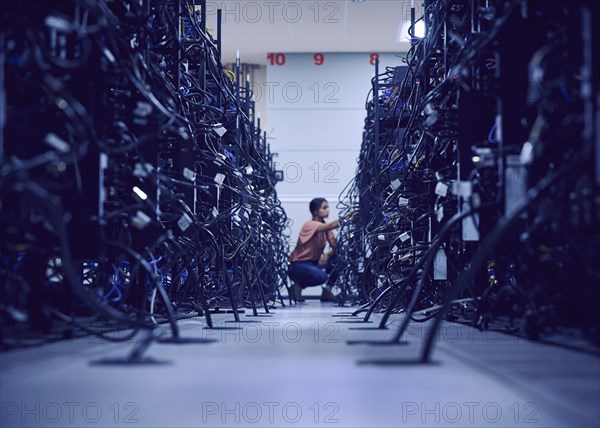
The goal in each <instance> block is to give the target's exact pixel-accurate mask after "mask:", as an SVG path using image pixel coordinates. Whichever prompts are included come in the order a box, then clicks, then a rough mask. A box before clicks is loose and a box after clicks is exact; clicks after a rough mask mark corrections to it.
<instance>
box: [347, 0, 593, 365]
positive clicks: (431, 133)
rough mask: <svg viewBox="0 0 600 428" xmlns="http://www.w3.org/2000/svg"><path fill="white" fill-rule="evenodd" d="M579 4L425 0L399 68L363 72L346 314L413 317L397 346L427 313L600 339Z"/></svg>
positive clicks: (583, 13) (587, 66)
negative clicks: (420, 24)
mask: <svg viewBox="0 0 600 428" xmlns="http://www.w3.org/2000/svg"><path fill="white" fill-rule="evenodd" d="M575 6H576V7H572V8H571V7H569V8H567V7H566V6H564V5H560V4H552V5H548V4H545V3H544V2H537V1H525V0H521V1H497V2H490V1H485V2H484V1H477V0H471V1H466V0H464V1H456V0H440V1H432V2H426V8H425V14H424V16H423V17H421V18H420V19H421V20H424V21H425V27H426V35H425V37H424V38H422V39H417V38H413V45H412V48H411V50H410V51H409V52H408V54H407V55H406V64H407V66H406V67H398V68H397V69H396V70H386V71H385V72H384V73H383V74H377V75H376V77H375V78H374V79H373V82H372V83H373V92H372V93H373V96H372V97H371V98H370V100H369V101H368V103H367V118H366V120H365V128H364V132H363V145H362V148H361V158H360V163H359V167H358V169H357V175H356V177H355V178H354V180H353V181H352V182H351V183H350V185H349V187H348V188H347V190H346V191H345V193H344V194H343V195H342V196H341V197H340V203H341V204H342V206H343V207H345V209H346V212H345V213H344V212H343V213H342V214H343V215H344V214H348V213H350V212H352V211H356V210H359V212H360V215H357V216H354V217H353V218H352V221H350V222H347V223H346V225H345V226H344V227H342V230H341V231H340V237H341V240H343V245H340V249H341V250H340V257H341V258H342V259H346V260H349V259H351V258H353V257H359V259H360V262H359V263H358V264H357V265H354V266H348V267H347V268H346V269H345V270H344V272H343V274H342V281H340V282H341V283H342V284H344V296H346V298H347V301H350V302H353V303H360V304H362V305H363V306H362V308H361V309H359V310H357V311H356V312H355V315H357V314H359V313H361V312H366V315H365V320H368V318H369V317H370V315H371V314H372V313H373V312H374V311H382V312H384V314H385V315H384V317H383V319H382V321H381V323H380V327H384V326H385V324H386V322H387V320H388V317H389V316H390V314H392V313H397V312H406V313H407V316H406V317H405V318H404V321H403V324H402V326H401V328H400V330H399V331H398V332H397V334H396V335H395V336H394V339H393V340H394V341H397V340H399V338H400V336H401V335H402V333H403V332H404V331H405V329H406V327H407V325H408V323H409V322H410V321H411V320H412V321H426V320H429V319H431V318H432V317H436V319H437V320H436V324H435V327H437V326H438V325H439V322H440V320H441V319H443V318H445V319H451V320H457V321H461V322H466V323H469V324H472V325H474V326H477V327H478V328H480V329H489V328H496V329H502V330H504V331H510V332H514V333H516V334H522V335H526V336H527V337H529V338H539V337H540V335H541V334H542V333H543V332H547V331H550V330H552V329H556V328H559V327H560V328H564V327H576V328H577V329H578V330H579V331H580V332H583V334H585V335H589V337H590V338H592V339H594V340H596V341H597V340H598V318H597V313H598V311H597V309H598V308H597V302H598V289H597V287H593V285H594V283H595V282H597V278H598V272H597V269H595V268H594V267H592V266H597V265H598V261H599V259H598V256H599V253H598V250H597V249H598V248H600V247H599V246H598V243H599V242H600V241H599V238H600V236H599V235H598V231H597V230H598V229H597V224H598V220H600V217H599V214H600V212H599V210H598V204H597V200H598V194H599V193H598V182H597V181H595V180H594V174H595V173H596V170H597V169H598V168H599V167H598V165H597V164H594V162H593V161H592V160H591V158H590V157H591V155H592V153H594V150H595V149H594V144H593V135H595V134H594V133H597V129H596V130H594V129H593V125H592V122H593V121H592V116H593V112H594V111H595V109H596V108H597V107H594V105H593V104H594V103H593V97H594V96H593V95H592V93H593V92H592V91H591V89H592V88H595V91H597V80H594V79H597V77H593V76H592V73H591V70H592V69H593V63H594V58H593V54H592V52H593V45H592V43H593V42H592V39H591V37H592V29H591V26H589V20H590V19H592V8H591V5H590V3H589V2H585V1H581V2H577V3H576V5H575ZM586 23H587V24H586ZM413 28H414V23H413ZM412 31H413V30H412V29H411V34H412ZM526 34H533V35H534V36H533V37H529V36H526ZM521 37H522V38H521ZM525 40H526V41H525ZM574 46H577V48H574ZM582 70H584V71H582ZM400 74H404V77H403V79H402V82H401V83H400V84H398V82H397V81H396V80H394V78H395V77H397V76H398V75H400ZM390 88H391V89H390ZM394 90H395V92H393V91H394ZM391 93H397V94H399V96H398V98H397V99H396V100H395V102H393V103H390V100H391V97H390V94H391ZM596 93H597V92H596ZM593 201H595V202H593ZM571 284H572V285H571ZM574 314H578V316H574ZM579 314H581V315H579ZM434 330H435V328H434ZM434 335H435V331H433V332H432V333H431V335H430V336H429V338H428V341H427V344H426V347H425V348H424V353H423V359H424V360H426V359H428V358H429V353H430V351H431V346H432V343H433V337H434Z"/></svg>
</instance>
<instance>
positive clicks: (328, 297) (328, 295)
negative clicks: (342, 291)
mask: <svg viewBox="0 0 600 428" xmlns="http://www.w3.org/2000/svg"><path fill="white" fill-rule="evenodd" d="M337 301H338V299H337V297H336V295H335V294H333V293H332V292H331V290H330V289H329V288H327V287H324V288H323V292H322V293H321V302H337Z"/></svg>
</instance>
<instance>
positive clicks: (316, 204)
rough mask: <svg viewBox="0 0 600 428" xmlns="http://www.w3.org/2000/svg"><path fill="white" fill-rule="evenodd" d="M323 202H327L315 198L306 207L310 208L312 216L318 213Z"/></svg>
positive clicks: (323, 199)
mask: <svg viewBox="0 0 600 428" xmlns="http://www.w3.org/2000/svg"><path fill="white" fill-rule="evenodd" d="M323 202H327V199H325V198H315V199H313V200H312V201H310V204H309V205H308V206H309V208H310V213H311V214H312V215H313V216H314V215H315V214H316V213H317V211H319V210H320V209H321V205H323Z"/></svg>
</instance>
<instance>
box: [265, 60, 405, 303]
mask: <svg viewBox="0 0 600 428" xmlns="http://www.w3.org/2000/svg"><path fill="white" fill-rule="evenodd" d="M323 55H324V57H323V63H322V64H321V65H317V64H315V62H320V59H321V58H320V57H318V58H315V57H314V54H312V53H306V54H285V63H284V64H283V65H277V63H276V62H275V60H276V59H279V62H280V63H281V62H283V60H282V57H281V56H280V57H278V58H273V62H274V64H271V61H270V60H268V62H267V74H266V82H265V83H264V86H263V87H260V88H258V89H256V88H255V97H257V99H258V98H259V97H262V98H263V99H264V100H266V106H267V117H268V123H267V125H266V127H265V129H267V130H268V131H270V137H271V139H270V144H271V149H272V151H273V152H278V153H279V157H278V158H276V161H277V163H278V169H282V170H283V171H284V181H283V182H281V183H279V184H278V186H277V192H278V195H279V198H280V199H281V201H282V203H283V206H284V208H285V210H286V212H287V214H288V216H289V218H290V219H291V239H292V242H291V244H292V248H293V247H294V246H295V243H296V240H297V237H298V233H299V230H300V228H301V227H302V224H303V223H304V222H305V221H307V220H309V219H310V217H311V216H310V213H309V210H308V203H309V202H310V200H311V199H312V198H314V197H324V198H326V199H327V200H328V201H329V203H330V206H331V210H330V211H331V213H330V218H329V220H330V221H331V220H333V219H335V218H337V216H338V211H337V209H336V208H335V206H336V204H337V200H338V196H339V194H340V193H341V192H342V190H343V189H344V187H345V186H346V184H348V182H349V181H350V180H351V179H352V177H353V176H354V174H355V172H356V171H355V170H356V165H357V158H358V155H359V151H360V145H361V141H362V129H363V125H364V119H365V116H366V111H365V101H366V98H367V94H368V92H369V90H370V88H371V79H372V77H373V75H374V67H373V66H372V65H371V64H370V63H371V59H372V57H371V54H370V53H352V54H348V53H325V54H323ZM401 64H402V63H401V59H400V58H399V57H398V55H395V54H380V67H381V68H380V70H384V69H385V68H384V67H385V66H395V65H401ZM380 72H381V71H380ZM312 290H313V292H314V294H319V293H320V290H319V289H318V288H312ZM306 294H310V293H308V292H307V293H306Z"/></svg>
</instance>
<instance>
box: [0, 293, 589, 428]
mask: <svg viewBox="0 0 600 428" xmlns="http://www.w3.org/2000/svg"><path fill="white" fill-rule="evenodd" d="M273 312H274V313H273V316H272V317H261V318H258V319H257V318H253V317H249V316H245V315H242V320H243V321H253V322H243V323H241V324H236V323H233V322H229V321H230V320H232V315H231V314H219V315H215V317H214V318H215V322H216V323H215V326H216V327H217V328H216V329H214V330H207V329H204V326H205V324H204V320H203V319H200V318H197V319H192V320H188V321H182V322H181V326H182V328H181V330H182V334H183V336H185V337H204V338H212V339H215V342H214V343H210V344H204V345H198V344H189V345H169V344H153V345H152V346H151V347H150V348H149V349H148V351H147V354H146V355H147V356H149V357H153V358H154V359H156V360H160V361H162V362H164V364H161V365H142V366H101V365H92V364H90V362H91V361H94V360H99V359H102V358H107V357H121V356H124V355H125V354H127V352H128V351H129V350H130V349H131V347H132V345H133V343H126V344H123V343H121V344H114V343H106V342H103V341H99V340H95V339H92V338H85V339H77V340H73V341H68V342H62V343H55V344H50V345H46V346H43V347H39V348H32V349H24V350H16V351H11V352H5V353H2V354H0V369H1V384H0V385H1V387H0V392H1V402H2V424H1V425H2V426H7V427H9V426H54V427H56V426H61V427H62V426H78V427H85V426H96V427H99V426H101V427H112V426H139V427H167V426H168V427H196V426H211V427H217V426H230V427H243V426H253V427H255V426H269V427H286V426H290V427H292V426H293V427H313V426H339V427H388V426H390V427H391V426H411V427H412V426H424V427H431V426H469V427H477V426H495V427H500V426H502V427H511V426H537V427H555V426H571V427H573V426H585V427H588V426H598V425H599V423H600V417H599V408H598V403H599V402H600V401H599V400H600V385H599V382H598V380H599V377H600V360H599V358H598V357H597V356H594V355H588V354H584V353H578V352H574V351H570V350H566V349H559V348H555V347H550V346H547V345H541V344H534V343H529V342H527V341H524V340H522V339H515V338H514V337H511V336H507V335H502V334H496V333H492V332H487V333H480V332H478V331H475V330H473V329H470V328H466V327H462V326H459V325H457V324H446V325H445V327H444V328H443V329H442V331H441V334H440V337H439V341H438V347H437V348H436V352H435V355H434V359H435V360H436V364H432V365H428V366H422V365H414V364H412V365H411V364H408V365H398V364H395V363H393V362H394V361H396V362H397V361H399V360H407V359H413V358H415V357H416V356H417V354H418V350H419V344H420V342H421V338H422V336H424V334H425V331H426V326H417V327H413V328H412V329H410V332H409V334H408V335H407V336H406V339H407V341H408V342H409V343H408V344H405V345H396V346H374V345H366V344H353V345H349V344H348V343H347V341H348V340H351V341H360V340H363V339H365V340H384V339H386V338H388V337H389V336H390V335H391V334H392V333H393V327H392V329H388V330H383V331H379V330H372V328H373V327H374V326H376V325H377V320H378V319H377V317H374V318H373V321H374V322H372V323H370V324H368V325H365V324H359V323H356V322H349V321H352V320H350V319H349V318H348V317H346V316H340V315H341V314H340V313H348V312H349V309H348V308H339V307H336V306H333V305H331V304H327V305H325V304H321V303H320V302H317V301H309V302H307V304H304V305H302V306H296V307H288V308H279V309H277V310H274V311H273ZM399 320H400V316H396V318H395V319H394V325H397V324H398V322H399ZM256 321H259V322H256ZM367 328H368V329H367ZM377 361H379V362H382V363H384V364H372V363H375V362H377ZM386 361H391V362H392V363H388V364H385V362H386Z"/></svg>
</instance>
